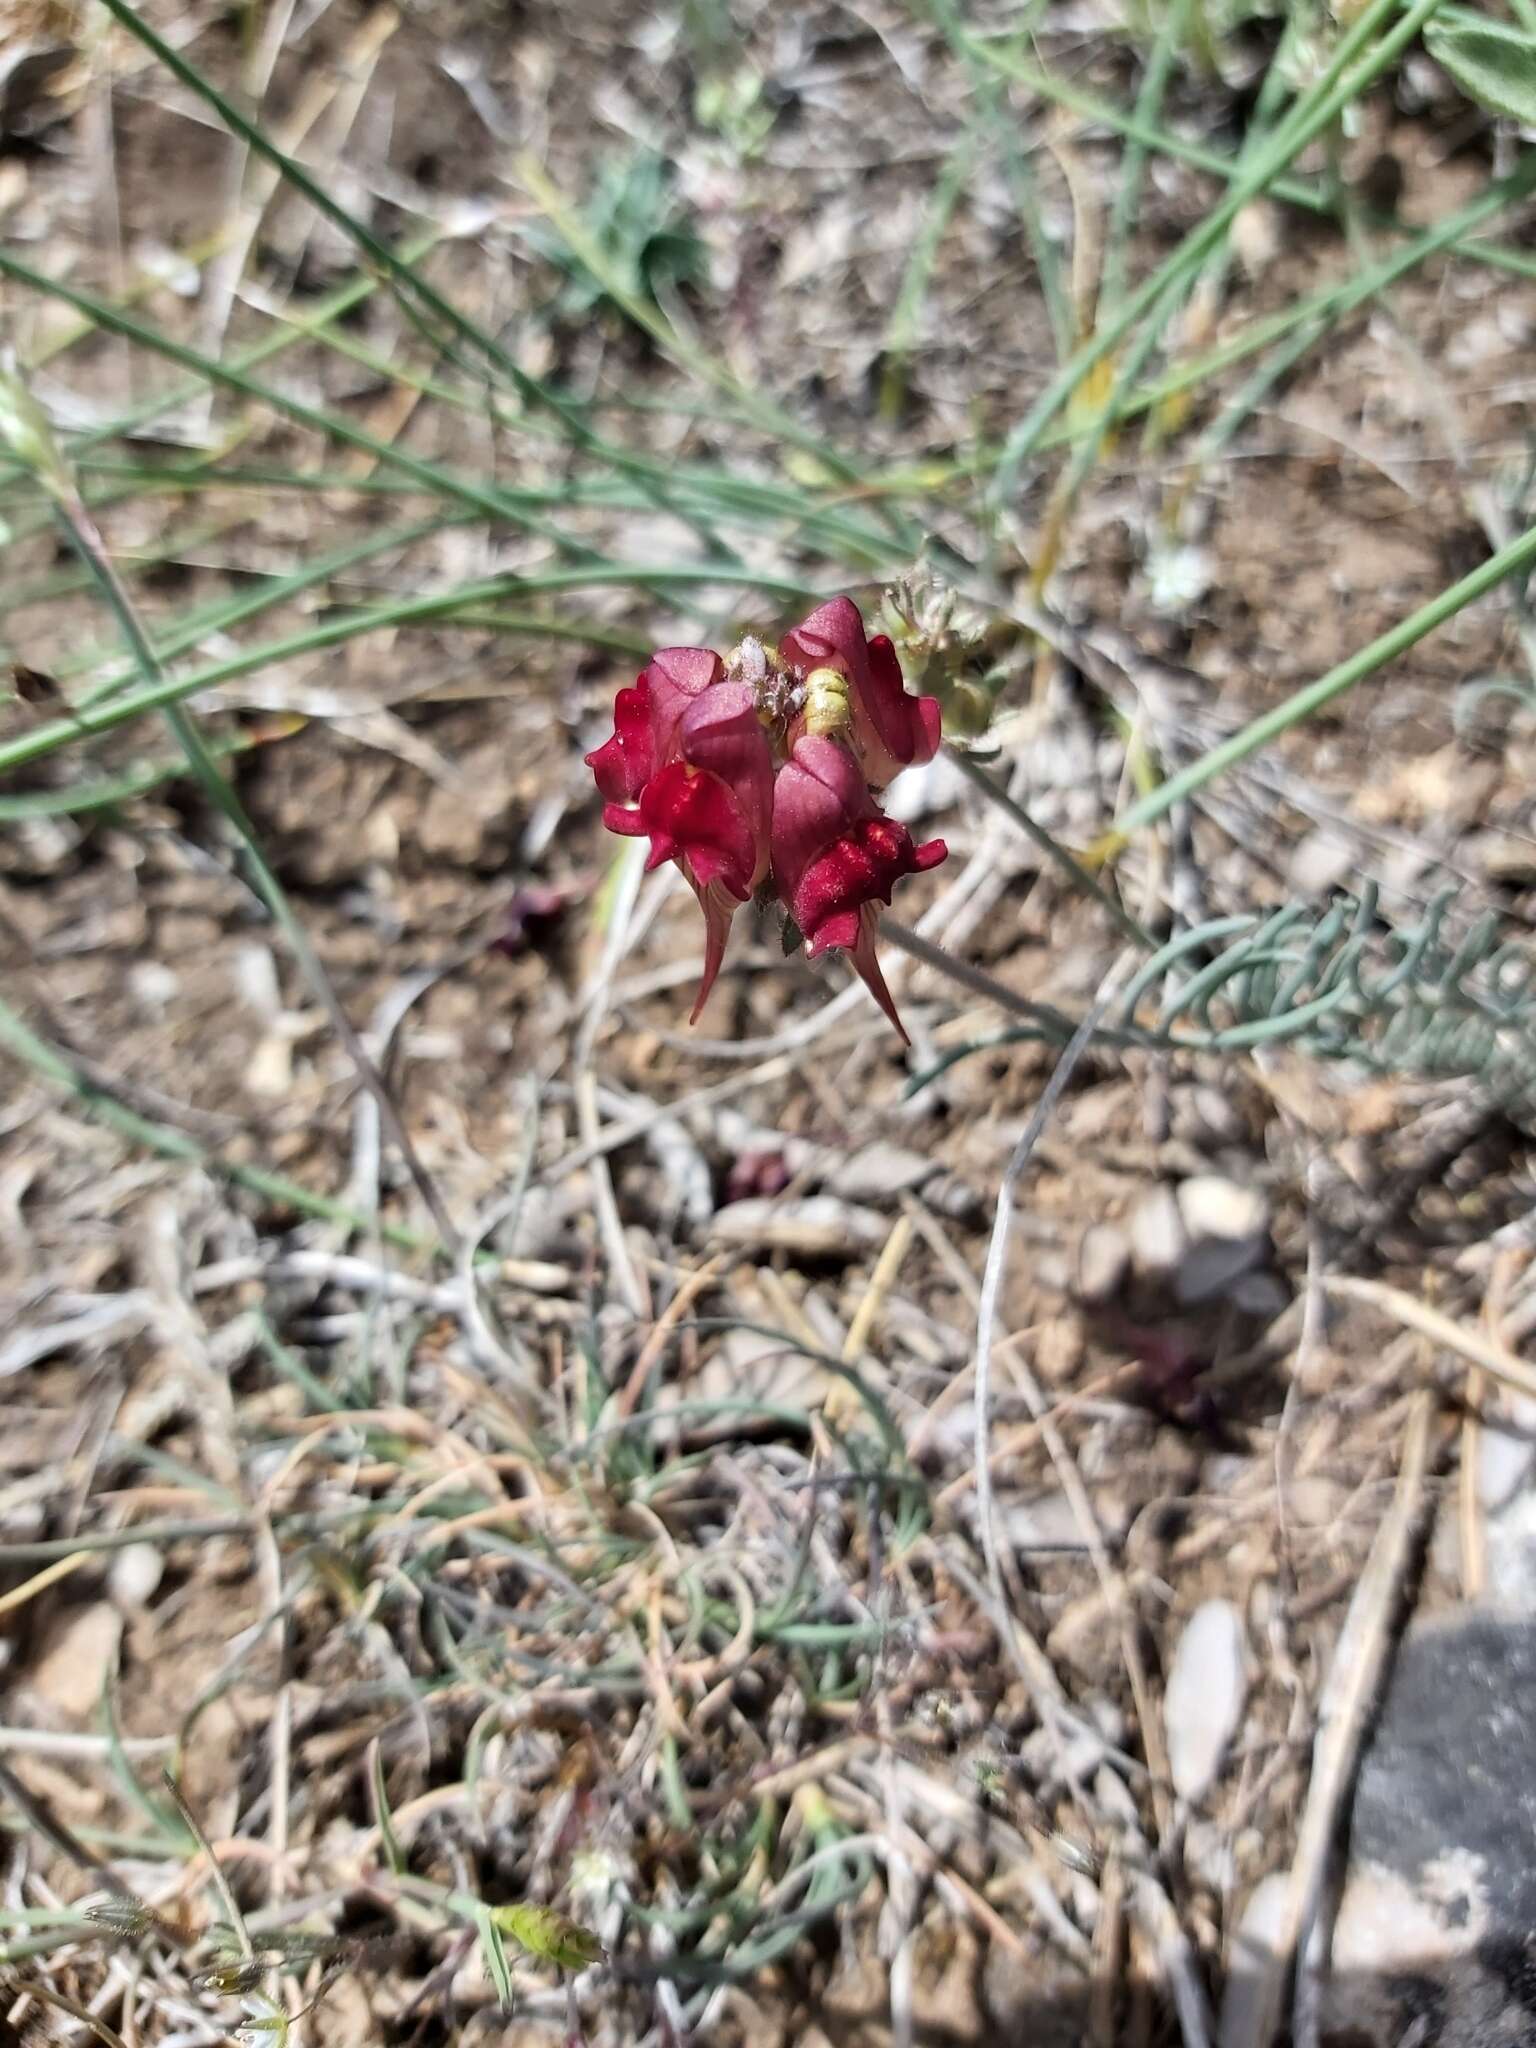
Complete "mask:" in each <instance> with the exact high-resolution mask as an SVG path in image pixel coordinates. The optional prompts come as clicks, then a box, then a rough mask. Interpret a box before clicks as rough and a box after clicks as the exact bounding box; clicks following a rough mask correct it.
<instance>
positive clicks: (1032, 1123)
mask: <svg viewBox="0 0 1536 2048" xmlns="http://www.w3.org/2000/svg"><path fill="white" fill-rule="evenodd" d="M1129 958H1130V956H1129V955H1128V954H1122V955H1121V956H1120V958H1119V959H1118V960H1117V961H1116V962H1115V964H1114V966H1113V967H1111V969H1110V970H1109V973H1108V974H1107V975H1106V976H1105V977H1104V980H1103V983H1102V984H1101V985H1100V988H1099V992H1098V994H1097V996H1096V997H1095V998H1094V1000H1093V1004H1092V1006H1091V1008H1090V1009H1089V1011H1088V1014H1087V1016H1085V1017H1084V1018H1083V1021H1082V1022H1081V1023H1080V1024H1079V1025H1078V1027H1077V1029H1076V1030H1075V1031H1074V1032H1073V1034H1072V1036H1071V1038H1070V1039H1069V1040H1068V1041H1067V1045H1066V1048H1065V1050H1064V1051H1063V1053H1062V1055H1061V1058H1060V1059H1059V1060H1058V1061H1057V1062H1056V1065H1055V1067H1054V1068H1053V1070H1052V1072H1051V1077H1050V1079H1049V1080H1048V1081H1047V1082H1046V1084H1045V1086H1044V1088H1043V1089H1042V1090H1041V1091H1040V1100H1039V1101H1038V1102H1037V1103H1036V1104H1035V1107H1034V1110H1033V1113H1032V1114H1031V1116H1030V1119H1029V1122H1028V1123H1027V1124H1026V1125H1025V1126H1024V1130H1023V1133H1022V1135H1021V1136H1020V1138H1019V1142H1018V1143H1017V1144H1016V1145H1015V1146H1014V1148H1013V1156H1012V1157H1011V1158H1010V1159H1009V1161H1008V1164H1007V1166H1006V1167H1005V1168H1004V1170H1003V1178H1002V1184H1001V1185H1000V1187H999V1188H998V1192H997V1211H996V1214H995V1215H994V1217H993V1219H992V1235H991V1238H990V1240H989V1242H988V1244H987V1262H986V1265H985V1266H984V1268H983V1269H982V1276H981V1299H980V1302H979V1303H978V1304H977V1309H976V1351H975V1366H974V1373H975V1387H976V1395H975V1400H976V1451H975V1466H976V1519H977V1522H978V1523H979V1525H980V1529H981V1550H982V1556H983V1557H984V1558H985V1560H986V1566H987V1579H988V1583H989V1585H990V1586H991V1589H992V1597H993V1599H994V1601H995V1602H996V1604H997V1611H998V1613H999V1614H1000V1615H1002V1616H1003V1617H1005V1618H1008V1617H1009V1616H1010V1609H1009V1606H1008V1599H1007V1594H1006V1591H1005V1588H1004V1585H1003V1565H1002V1558H1001V1556H1000V1555H999V1552H998V1547H997V1526H996V1522H995V1519H994V1516H993V1511H992V1456H991V1447H990V1445H989V1443H988V1440H987V1439H988V1435H989V1433H990V1429H991V1393H992V1341H993V1336H992V1333H993V1331H994V1330H995V1328H996V1326H997V1309H998V1303H999V1301H1000V1300H1001V1298H1002V1291H1003V1276H1004V1274H1005V1272H1006V1271H1007V1265H1008V1234H1009V1224H1010V1223H1011V1221H1012V1219H1013V1191H1014V1189H1015V1188H1016V1187H1017V1185H1018V1183H1019V1180H1020V1178H1021V1177H1022V1175H1023V1173H1024V1169H1025V1168H1026V1167H1027V1166H1028V1164H1029V1162H1030V1159H1031V1158H1032V1156H1033V1154H1034V1150H1035V1147H1036V1145H1038V1144H1039V1142H1040V1138H1041V1135H1042V1133H1043V1132H1044V1130H1045V1127H1046V1125H1047V1124H1048V1123H1049V1122H1050V1120H1051V1115H1052V1113H1053V1111H1054V1110H1055V1108H1056V1105H1057V1103H1058V1102H1059V1101H1060V1100H1061V1097H1062V1092H1063V1091H1064V1089H1065V1088H1066V1085H1067V1083H1068V1082H1069V1081H1070V1080H1071V1078H1072V1075H1073V1073H1074V1071H1075V1069H1076V1067H1077V1064H1078V1062H1079V1061H1080V1060H1081V1059H1082V1057H1083V1054H1084V1053H1085V1052H1086V1051H1087V1050H1088V1047H1089V1045H1090V1044H1091V1043H1092V1041H1093V1036H1094V1033H1095V1031H1096V1030H1097V1029H1098V1024H1099V1019H1100V1018H1101V1017H1102V1016H1103V1014H1104V1012H1105V1010H1106V1009H1107V1008H1108V1007H1109V1004H1110V1003H1111V1001H1112V1000H1113V998H1114V992H1115V989H1116V987H1117V986H1118V984H1119V982H1120V978H1121V976H1122V975H1123V973H1124V972H1125V969H1126V966H1127V965H1128V963H1129Z"/></svg>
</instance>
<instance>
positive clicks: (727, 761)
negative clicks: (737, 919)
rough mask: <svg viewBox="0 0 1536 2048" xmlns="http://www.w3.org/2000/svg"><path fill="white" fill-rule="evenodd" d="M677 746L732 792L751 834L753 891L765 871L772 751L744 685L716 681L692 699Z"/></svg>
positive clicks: (755, 703)
mask: <svg viewBox="0 0 1536 2048" xmlns="http://www.w3.org/2000/svg"><path fill="white" fill-rule="evenodd" d="M678 748H679V752H680V754H681V756H682V758H683V760H684V761H686V762H687V763H688V764H689V765H690V766H691V767H694V768H699V769H703V770H706V771H707V772H708V773H709V774H711V775H716V776H718V777H719V778H720V780H721V781H722V782H723V783H724V784H725V785H726V787H727V788H728V789H729V790H730V792H731V795H732V796H733V797H734V799H735V801H736V805H737V807H738V809H739V810H740V812H741V814H742V816H743V818H744V819H745V820H746V823H747V829H748V830H749V831H750V832H751V834H752V846H753V860H752V880H751V885H750V886H751V887H752V888H756V886H757V884H758V883H759V882H760V881H761V880H762V878H763V876H764V875H765V874H766V873H767V872H768V840H769V832H770V829H771V823H772V813H773V752H772V749H771V748H770V747H769V745H768V737H767V734H766V733H765V732H764V731H763V727H762V721H761V720H760V719H759V717H758V715H757V699H756V697H755V696H754V695H753V692H752V691H751V689H750V688H749V687H748V686H747V685H746V684H745V683H715V684H714V685H712V687H711V688H709V689H707V690H705V691H704V692H703V694H702V695H701V696H698V697H696V698H695V699H694V701H693V703H692V704H691V705H690V706H689V707H688V710H687V711H686V712H685V713H684V714H683V719H682V723H681V725H680V726H679V728H678Z"/></svg>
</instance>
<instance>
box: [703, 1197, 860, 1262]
mask: <svg viewBox="0 0 1536 2048" xmlns="http://www.w3.org/2000/svg"><path fill="white" fill-rule="evenodd" d="M890 1229H891V1226H890V1223H889V1221H888V1219H887V1218H886V1217H884V1216H881V1215H880V1214H879V1213H878V1212H877V1211H876V1210H874V1209H862V1208H859V1207H858V1206H857V1205H856V1204H854V1203H852V1202H840V1201H838V1200H837V1198H836V1197H835V1196H833V1195H810V1196H807V1198H806V1199H805V1200H804V1201H802V1202H777V1201H767V1200H764V1199H762V1198H761V1197H757V1196H754V1197H753V1198H752V1199H751V1200H749V1201H745V1202H730V1203H728V1204H727V1205H726V1207H725V1208H723V1209H721V1210H718V1211H717V1212H716V1214H715V1216H714V1218H713V1220H712V1221H711V1223H710V1226H709V1239H710V1242H711V1243H712V1244H723V1245H744V1246H749V1247H753V1248H756V1247H761V1248H763V1249H765V1250H768V1251H775V1252H790V1253H793V1254H794V1256H795V1257H797V1258H802V1259H832V1258H838V1257H842V1258H857V1257H859V1255H860V1254H861V1253H864V1252H871V1251H875V1250H877V1249H878V1248H879V1247H880V1246H881V1245H883V1244H884V1243H885V1240H886V1238H887V1237H888V1236H889V1235H890Z"/></svg>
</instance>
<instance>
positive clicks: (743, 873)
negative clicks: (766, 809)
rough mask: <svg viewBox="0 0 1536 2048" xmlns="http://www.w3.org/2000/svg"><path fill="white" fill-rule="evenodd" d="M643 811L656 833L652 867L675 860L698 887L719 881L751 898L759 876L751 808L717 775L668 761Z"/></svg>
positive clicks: (645, 796)
mask: <svg viewBox="0 0 1536 2048" xmlns="http://www.w3.org/2000/svg"><path fill="white" fill-rule="evenodd" d="M639 815H640V822H641V825H642V826H643V827H644V829H645V830H646V831H647V832H649V833H650V835H651V857H650V859H649V861H648V862H647V863H646V865H647V866H648V867H653V868H655V867H659V866H660V865H661V863H662V862H663V861H664V860H675V861H677V862H678V863H679V864H680V866H681V867H682V870H683V872H684V874H685V875H686V876H687V877H688V879H689V881H690V882H692V883H693V885H694V887H695V888H696V889H702V888H707V887H708V886H709V885H710V883H712V882H718V883H719V884H720V885H721V886H722V887H723V888H724V889H726V890H727V891H728V892H729V894H730V895H732V896H734V897H735V899H736V901H737V902H738V903H745V902H746V900H747V898H748V897H749V896H750V895H751V893H752V888H753V884H754V881H755V879H756V867H757V859H758V848H757V842H756V840H755V839H754V837H753V834H752V828H751V825H750V824H749V823H748V820H747V817H746V813H745V812H744V811H743V810H742V807H741V805H740V804H738V803H737V801H736V799H735V797H734V796H733V795H732V793H731V791H730V789H729V787H728V786H727V784H725V783H724V782H722V781H721V779H720V777H719V776H718V775H711V774H710V773H709V771H708V770H707V769H704V768H690V767H689V766H688V764H687V763H686V762H684V761H672V762H669V763H668V765H667V766H666V767H665V768H663V769H662V771H661V773H660V774H659V775H654V776H652V778H651V780H650V781H649V782H648V783H647V784H646V786H645V789H644V792H643V793H642V795H641V798H640V813H639Z"/></svg>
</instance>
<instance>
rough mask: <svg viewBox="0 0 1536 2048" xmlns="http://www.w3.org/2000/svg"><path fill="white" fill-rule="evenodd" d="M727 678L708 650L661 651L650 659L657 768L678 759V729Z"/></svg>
mask: <svg viewBox="0 0 1536 2048" xmlns="http://www.w3.org/2000/svg"><path fill="white" fill-rule="evenodd" d="M724 674H725V663H724V662H723V661H722V660H721V659H720V657H719V655H718V654H716V653H715V652H714V650H713V649H712V648H709V647H658V648H657V650H656V652H655V653H654V654H653V655H652V656H651V658H650V661H649V663H648V664H647V666H646V670H645V681H646V686H647V688H648V691H649V693H650V705H651V745H652V747H653V749H654V752H655V765H656V767H658V768H664V767H665V766H666V764H667V762H668V761H670V760H672V759H673V758H674V757H675V755H676V753H677V734H678V728H679V726H680V725H681V724H682V722H683V718H684V716H685V715H686V713H687V710H688V707H689V705H690V704H692V703H693V701H694V700H695V698H697V697H700V696H702V695H703V693H704V692H705V691H706V690H707V689H709V688H710V687H711V685H712V684H714V683H718V682H719V680H720V678H721V677H722V676H723V675H724Z"/></svg>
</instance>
